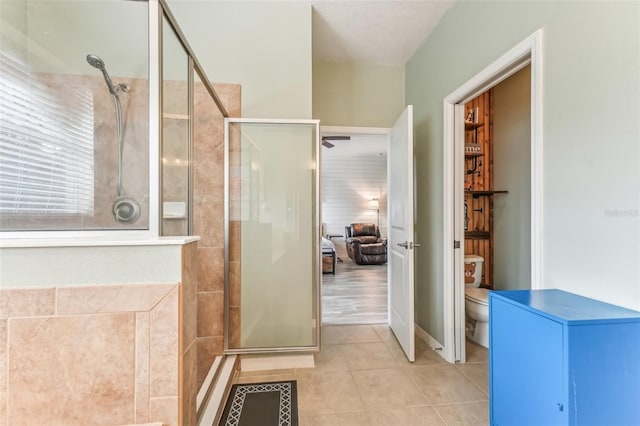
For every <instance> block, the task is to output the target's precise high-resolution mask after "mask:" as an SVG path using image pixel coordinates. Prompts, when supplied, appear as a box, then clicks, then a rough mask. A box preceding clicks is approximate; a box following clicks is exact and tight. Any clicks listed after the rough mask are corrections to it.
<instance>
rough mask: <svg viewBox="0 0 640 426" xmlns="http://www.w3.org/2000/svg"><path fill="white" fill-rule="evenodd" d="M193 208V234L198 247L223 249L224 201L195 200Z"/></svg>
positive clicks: (204, 198)
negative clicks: (198, 241)
mask: <svg viewBox="0 0 640 426" xmlns="http://www.w3.org/2000/svg"><path fill="white" fill-rule="evenodd" d="M193 204H194V206H193V232H194V234H195V235H199V236H200V247H224V201H223V200H213V199H210V198H209V197H201V198H197V199H196V200H195V201H194V203H193Z"/></svg>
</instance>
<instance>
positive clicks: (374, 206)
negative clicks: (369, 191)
mask: <svg viewBox="0 0 640 426" xmlns="http://www.w3.org/2000/svg"><path fill="white" fill-rule="evenodd" d="M369 209H370V210H378V209H380V202H379V201H378V199H377V198H374V199H373V200H369Z"/></svg>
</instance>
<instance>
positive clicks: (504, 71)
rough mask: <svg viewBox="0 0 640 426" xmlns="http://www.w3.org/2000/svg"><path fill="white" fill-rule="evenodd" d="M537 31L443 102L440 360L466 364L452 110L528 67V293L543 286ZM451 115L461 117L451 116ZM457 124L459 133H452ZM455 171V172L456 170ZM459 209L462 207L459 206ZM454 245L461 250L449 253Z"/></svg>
mask: <svg viewBox="0 0 640 426" xmlns="http://www.w3.org/2000/svg"><path fill="white" fill-rule="evenodd" d="M542 37H543V31H542V29H538V30H537V31H536V32H534V33H533V34H531V35H530V36H529V37H527V38H526V39H524V40H523V41H522V42H520V43H519V44H517V45H516V46H514V47H513V48H512V49H510V50H509V51H508V52H506V53H505V54H504V55H502V56H501V57H500V58H498V59H497V60H496V61H494V62H493V63H491V64H490V65H489V66H487V67H486V68H485V69H483V70H482V71H480V72H479V73H478V74H476V75H475V76H473V77H472V78H471V79H469V80H468V81H467V82H466V83H464V84H463V85H461V86H460V87H458V88H457V89H456V90H454V91H453V92H452V93H451V94H449V95H448V96H447V97H445V98H444V100H443V120H444V123H443V140H442V152H443V172H442V173H443V179H442V186H443V188H442V189H443V193H442V196H443V246H442V253H443V263H442V266H443V303H444V312H443V313H444V318H443V320H444V321H443V322H444V342H443V343H444V345H443V346H444V347H443V357H444V358H445V359H446V360H447V361H448V362H452V363H453V362H456V361H459V362H465V350H464V349H465V317H464V286H463V285H462V284H461V283H460V279H458V280H457V281H458V285H456V271H457V270H459V271H462V270H463V263H464V244H463V242H464V223H463V222H464V219H463V218H462V217H456V216H455V215H454V212H455V205H456V203H464V188H463V187H462V186H461V185H456V178H455V172H456V170H461V169H462V164H463V162H464V150H463V149H455V148H456V143H455V142H456V135H460V132H461V131H462V127H461V126H463V124H462V121H463V116H462V114H463V113H461V112H460V111H461V109H460V108H459V107H458V108H456V105H460V104H464V103H466V102H468V101H469V100H471V99H473V98H475V97H476V96H478V95H479V94H481V93H483V92H485V91H486V90H488V89H490V88H491V87H493V86H495V85H497V84H498V83H500V82H501V81H503V80H505V79H507V78H509V77H510V76H512V75H513V74H515V73H516V72H518V71H519V70H521V69H522V68H524V67H525V66H527V65H529V64H531V288H532V289H541V288H544V285H543V283H542V271H543V269H542V267H543V265H542V247H543V241H542V214H543V208H542V201H543V198H542V188H543V168H542V161H543V157H542V142H543V141H542V138H543V133H542V130H543V129H542V69H543V68H542V59H543V55H542ZM456 110H457V111H458V114H460V116H456ZM456 123H457V125H458V126H460V127H461V128H460V129H457V130H456ZM456 166H457V167H456ZM459 205H462V204H459ZM454 240H457V241H460V245H461V247H460V249H458V250H457V253H456V250H455V249H454Z"/></svg>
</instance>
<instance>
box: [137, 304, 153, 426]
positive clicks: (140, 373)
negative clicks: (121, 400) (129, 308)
mask: <svg viewBox="0 0 640 426" xmlns="http://www.w3.org/2000/svg"><path fill="white" fill-rule="evenodd" d="M149 325H150V318H149V313H148V312H138V313H136V365H135V373H136V383H135V398H136V400H135V410H136V415H135V421H136V422H138V423H142V422H148V421H149Z"/></svg>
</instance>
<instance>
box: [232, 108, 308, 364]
mask: <svg viewBox="0 0 640 426" xmlns="http://www.w3.org/2000/svg"><path fill="white" fill-rule="evenodd" d="M225 153H226V158H225V166H226V167H225V169H226V176H227V180H228V183H227V185H226V188H227V189H226V193H225V204H226V206H227V208H226V209H225V210H226V218H225V219H226V220H225V224H226V230H225V231H226V235H227V237H226V238H225V240H226V241H227V247H226V259H225V260H226V265H227V271H228V273H227V274H225V275H226V278H227V279H226V282H225V284H226V291H225V294H226V295H227V297H226V312H225V314H226V317H227V320H226V321H225V322H226V323H227V324H228V325H229V327H227V331H226V333H225V350H226V351H227V352H228V353H240V352H265V351H270V352H273V351H292V350H306V351H308V350H309V349H312V348H318V347H319V343H320V339H319V337H320V322H319V318H320V304H319V285H320V267H319V262H320V253H319V247H320V209H319V202H318V197H319V193H320V191H319V176H318V167H317V165H318V156H319V122H318V121H317V120H293V121H287V120H252V119H231V118H227V119H226V120H225Z"/></svg>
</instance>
